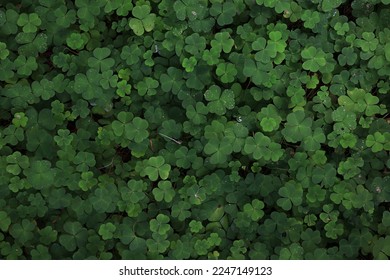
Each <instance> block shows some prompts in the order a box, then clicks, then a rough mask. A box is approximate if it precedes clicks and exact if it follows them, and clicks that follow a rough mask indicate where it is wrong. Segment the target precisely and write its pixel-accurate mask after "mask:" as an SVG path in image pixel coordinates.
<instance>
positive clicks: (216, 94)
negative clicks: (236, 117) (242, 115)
mask: <svg viewBox="0 0 390 280" xmlns="http://www.w3.org/2000/svg"><path fill="white" fill-rule="evenodd" d="M204 97H205V99H206V100H207V101H208V103H207V108H208V110H209V112H211V113H215V114H218V115H223V114H225V113H226V109H233V108H234V104H235V101H234V93H233V91H232V90H228V89H225V90H224V91H223V92H222V91H221V88H220V87H219V86H217V85H212V86H211V87H210V88H209V89H208V90H206V92H205V93H204Z"/></svg>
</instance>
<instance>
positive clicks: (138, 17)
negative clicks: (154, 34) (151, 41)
mask: <svg viewBox="0 0 390 280" xmlns="http://www.w3.org/2000/svg"><path fill="white" fill-rule="evenodd" d="M150 11H151V8H150V6H149V5H140V6H135V7H134V8H133V9H132V14H133V16H134V18H131V19H130V21H129V26H130V28H131V29H132V30H133V31H134V34H135V35H137V36H141V35H143V34H144V32H150V31H152V30H153V28H154V24H155V21H156V14H154V13H150Z"/></svg>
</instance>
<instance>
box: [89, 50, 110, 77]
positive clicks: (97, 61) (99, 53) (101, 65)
mask: <svg viewBox="0 0 390 280" xmlns="http://www.w3.org/2000/svg"><path fill="white" fill-rule="evenodd" d="M110 54H111V50H110V49H109V48H96V49H94V50H93V56H94V57H90V58H88V66H89V67H91V68H95V69H96V70H98V71H100V72H104V71H106V70H109V69H110V68H111V67H112V66H114V64H115V60H114V59H113V58H109V56H110Z"/></svg>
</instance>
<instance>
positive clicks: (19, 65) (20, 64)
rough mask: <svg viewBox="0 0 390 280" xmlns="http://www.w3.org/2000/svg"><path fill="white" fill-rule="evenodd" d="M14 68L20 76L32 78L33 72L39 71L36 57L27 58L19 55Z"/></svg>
mask: <svg viewBox="0 0 390 280" xmlns="http://www.w3.org/2000/svg"><path fill="white" fill-rule="evenodd" d="M14 66H15V68H16V69H18V70H17V73H18V74H19V75H23V76H30V75H31V74H32V72H33V71H35V70H37V69H38V64H37V61H36V59H35V57H28V58H26V57H25V56H24V55H19V56H18V57H17V58H16V59H15V61H14Z"/></svg>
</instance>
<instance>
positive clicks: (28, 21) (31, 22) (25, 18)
mask: <svg viewBox="0 0 390 280" xmlns="http://www.w3.org/2000/svg"><path fill="white" fill-rule="evenodd" d="M16 23H17V24H18V25H19V26H21V27H23V32H25V33H34V32H36V31H37V30H38V27H39V26H40V25H41V23H42V21H41V19H40V17H39V15H38V14H36V13H32V14H26V13H21V14H20V15H19V18H18V21H17V22H16Z"/></svg>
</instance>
